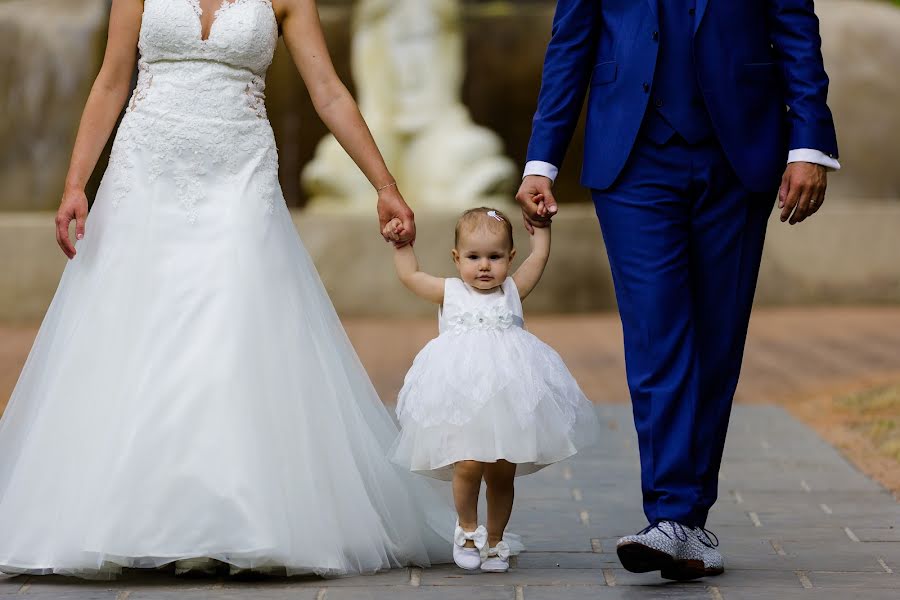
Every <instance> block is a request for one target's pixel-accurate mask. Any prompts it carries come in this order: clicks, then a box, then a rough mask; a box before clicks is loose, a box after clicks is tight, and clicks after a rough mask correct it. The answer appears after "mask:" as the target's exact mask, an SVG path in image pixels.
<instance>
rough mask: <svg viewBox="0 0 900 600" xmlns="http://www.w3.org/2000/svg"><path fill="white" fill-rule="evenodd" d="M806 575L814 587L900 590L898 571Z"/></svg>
mask: <svg viewBox="0 0 900 600" xmlns="http://www.w3.org/2000/svg"><path fill="white" fill-rule="evenodd" d="M806 575H807V577H809V580H810V581H811V582H812V584H813V588H830V589H854V590H855V589H856V588H862V589H885V590H900V576H898V575H897V574H896V573H894V574H890V573H819V572H814V571H810V572H807V574H806ZM853 594H854V595H855V594H856V592H855V591H854V592H853ZM898 596H900V594H898Z"/></svg>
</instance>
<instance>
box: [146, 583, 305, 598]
mask: <svg viewBox="0 0 900 600" xmlns="http://www.w3.org/2000/svg"><path fill="white" fill-rule="evenodd" d="M317 595H318V590H316V589H313V588H296V589H291V588H277V589H270V588H267V587H266V586H247V587H245V588H242V589H227V590H225V589H216V588H210V589H202V590H152V589H142V590H135V591H132V592H131V593H130V594H129V595H128V600H211V599H215V600H316V597H317Z"/></svg>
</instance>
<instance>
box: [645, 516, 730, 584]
mask: <svg viewBox="0 0 900 600" xmlns="http://www.w3.org/2000/svg"><path fill="white" fill-rule="evenodd" d="M687 543H688V544H689V545H690V546H691V553H692V554H698V555H700V556H701V557H702V558H703V576H705V577H715V576H717V575H721V574H722V573H724V572H725V559H724V558H723V557H722V553H721V552H719V551H718V549H717V548H718V546H719V538H717V537H716V534H714V533H713V532H712V531H709V530H708V529H704V528H703V527H694V528H692V529H689V530H688V541H687ZM660 575H662V576H663V577H665V578H666V579H673V580H675V581H681V580H686V579H696V578H697V575H696V574H695V573H693V572H692V571H688V572H687V573H684V572H683V571H682V570H681V569H678V568H672V569H663V570H662V572H661V573H660Z"/></svg>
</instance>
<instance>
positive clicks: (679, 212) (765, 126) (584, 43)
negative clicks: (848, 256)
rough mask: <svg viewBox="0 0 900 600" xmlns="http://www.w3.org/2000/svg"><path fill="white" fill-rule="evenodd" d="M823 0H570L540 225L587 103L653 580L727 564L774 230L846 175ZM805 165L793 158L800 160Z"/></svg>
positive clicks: (640, 554) (536, 140) (553, 61)
mask: <svg viewBox="0 0 900 600" xmlns="http://www.w3.org/2000/svg"><path fill="white" fill-rule="evenodd" d="M820 46H821V40H820V37H819V27H818V19H817V18H816V15H815V13H814V10H813V2H812V0H558V3H557V10H556V16H555V18H554V22H553V34H552V39H551V41H550V45H549V47H548V50H547V56H546V61H545V63H544V73H543V84H542V87H541V93H540V98H539V101H538V108H537V113H536V114H535V117H534V126H533V132H532V137H531V143H530V145H529V148H528V163H527V165H526V168H525V178H524V179H523V182H522V187H521V189H520V190H519V193H518V195H517V200H518V202H519V203H520V205H521V206H522V210H523V213H524V215H525V220H526V223H527V224H528V226H529V227H541V226H546V225H547V224H548V223H549V221H550V219H551V218H552V217H553V215H554V214H556V212H557V205H556V201H555V199H554V197H553V192H552V187H551V186H552V183H553V180H554V179H555V178H556V176H557V173H558V167H559V165H560V164H561V163H562V161H563V156H564V154H565V152H566V147H567V146H568V144H569V141H570V139H571V137H572V132H573V130H574V128H575V126H576V123H577V121H578V118H579V115H580V112H581V109H582V105H583V103H584V97H585V94H586V93H587V102H588V109H587V126H586V132H585V152H584V163H583V171H582V183H583V184H584V185H585V186H587V187H588V188H590V189H591V193H592V196H593V201H594V205H595V207H596V212H597V216H598V218H599V220H600V225H601V229H602V232H603V237H604V240H605V243H606V247H607V253H608V255H609V261H610V266H611V269H612V274H613V279H614V283H615V289H616V296H617V298H618V303H619V312H620V315H621V319H622V326H623V331H624V334H625V357H626V363H627V371H628V385H629V388H630V390H631V398H632V404H633V409H634V420H635V424H636V427H637V432H638V440H639V447H640V457H641V483H642V490H643V499H644V512H645V514H646V516H647V519H648V521H649V523H650V525H649V527H647V528H646V529H644V530H643V531H641V532H639V533H638V534H636V535H633V536H628V537H625V538H622V540H620V542H619V545H618V554H619V558H620V559H621V561H622V563H623V565H624V566H625V567H626V568H627V569H629V570H631V571H636V572H646V571H656V570H658V571H660V572H661V574H662V576H663V577H667V578H670V579H693V578H696V577H702V576H704V575H716V574H719V573H722V572H723V571H724V561H723V559H722V556H721V554H720V553H719V552H718V551H717V549H716V546H718V540H716V539H715V536H713V535H711V533H710V532H708V531H707V530H706V529H705V525H706V518H707V514H708V512H709V509H710V508H711V507H712V505H713V504H714V503H715V501H716V496H717V490H718V472H719V464H720V461H721V458H722V450H723V448H724V444H725V434H726V430H727V428H728V419H729V415H730V412H731V405H732V399H733V396H734V391H735V387H736V386H737V382H738V375H739V373H740V368H741V361H742V356H743V349H744V340H745V337H746V332H747V324H748V321H749V318H750V309H751V305H752V302H753V295H754V291H755V287H756V279H757V274H758V271H759V264H760V259H761V256H762V249H763V240H764V238H765V232H766V224H767V221H768V218H769V215H770V214H771V212H772V209H773V203H774V202H775V201H776V199H777V201H778V206H779V209H780V213H781V221H783V222H784V221H789V222H790V223H791V224H792V225H793V224H796V223H799V222H801V221H803V220H804V219H806V218H807V217H809V216H811V215H813V214H814V213H815V212H816V211H817V210H818V209H819V208H820V207H821V205H822V202H823V201H824V196H825V186H826V171H827V170H835V169H838V168H840V165H839V164H838V162H837V154H838V149H837V141H836V138H835V131H834V123H833V120H832V116H831V112H830V111H829V109H828V106H827V104H826V96H827V91H828V77H827V75H826V74H825V69H824V67H823V63H822V55H821V50H820ZM786 165H787V166H786Z"/></svg>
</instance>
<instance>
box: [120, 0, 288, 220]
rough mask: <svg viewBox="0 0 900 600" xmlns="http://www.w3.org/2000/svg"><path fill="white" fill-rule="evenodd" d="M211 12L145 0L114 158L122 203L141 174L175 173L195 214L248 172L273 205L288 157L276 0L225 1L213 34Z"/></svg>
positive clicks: (193, 1) (151, 178)
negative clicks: (270, 100)
mask: <svg viewBox="0 0 900 600" xmlns="http://www.w3.org/2000/svg"><path fill="white" fill-rule="evenodd" d="M202 16H203V10H202V8H201V7H200V2H199V0H144V12H143V18H142V21H141V32H140V38H139V42H138V50H139V52H140V58H139V60H138V81H137V86H136V88H135V90H134V93H133V94H132V97H131V99H130V101H129V103H128V106H127V108H126V115H125V118H124V119H123V120H122V123H121V125H120V127H119V131H118V133H117V135H116V143H115V145H114V147H113V152H112V155H111V157H110V172H109V173H108V174H109V176H110V181H111V183H112V184H113V185H116V186H117V188H118V189H117V192H116V194H115V196H116V201H115V204H116V206H118V204H119V203H121V202H122V201H123V199H126V198H128V197H129V195H130V193H131V191H132V190H133V188H134V184H135V181H136V180H137V181H139V182H140V183H141V184H145V185H152V184H153V183H154V182H155V181H156V180H157V179H158V178H159V177H161V176H162V175H163V174H165V175H166V176H167V177H169V178H171V179H172V180H173V181H174V184H175V187H176V189H177V191H178V200H179V201H180V203H181V204H182V205H183V207H184V209H185V212H186V216H187V219H188V221H189V222H191V223H193V222H196V221H197V219H198V215H199V213H198V210H197V207H198V204H199V203H201V202H202V201H203V200H204V199H205V198H206V197H207V195H208V194H209V190H210V189H212V188H215V187H217V186H219V185H223V184H224V185H229V184H231V185H232V187H234V186H242V185H244V184H243V181H244V180H249V182H250V183H252V184H253V185H254V187H252V188H249V191H251V192H253V193H251V194H248V195H249V196H250V197H253V198H257V197H258V198H261V199H262V200H263V203H264V206H265V207H266V208H267V209H268V212H271V211H272V209H273V205H274V202H275V201H276V200H277V197H278V194H277V193H276V192H277V185H278V157H277V152H276V149H275V139H274V135H273V133H272V128H271V126H270V125H269V122H268V118H267V115H266V107H265V75H266V70H267V69H268V67H269V65H270V64H271V62H272V56H273V54H274V52H275V46H276V43H277V41H278V23H277V21H276V18H275V13H274V10H273V8H272V4H271V0H223V1H222V4H221V5H220V7H219V9H218V10H217V11H216V14H215V19H214V20H213V21H212V26H211V29H210V31H209V35H208V38H207V39H205V40H204V39H202V34H203V32H202V27H203V25H202V22H201V17H202ZM136 165H140V166H141V167H143V168H142V169H140V171H141V173H142V174H146V177H145V179H146V180H142V179H140V176H139V175H138V174H137V173H136V172H135V166H136ZM230 180H233V181H230Z"/></svg>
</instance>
